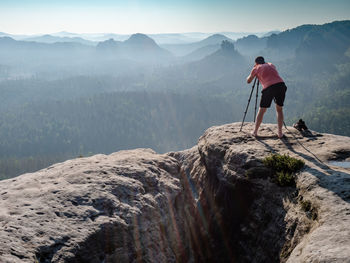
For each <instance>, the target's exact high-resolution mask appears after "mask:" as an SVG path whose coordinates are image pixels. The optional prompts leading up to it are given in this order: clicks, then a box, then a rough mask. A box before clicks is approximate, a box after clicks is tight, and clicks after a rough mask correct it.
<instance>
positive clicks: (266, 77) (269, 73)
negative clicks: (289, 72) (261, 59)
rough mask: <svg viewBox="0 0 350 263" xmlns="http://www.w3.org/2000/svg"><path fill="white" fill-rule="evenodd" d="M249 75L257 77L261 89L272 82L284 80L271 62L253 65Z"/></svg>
mask: <svg viewBox="0 0 350 263" xmlns="http://www.w3.org/2000/svg"><path fill="white" fill-rule="evenodd" d="M250 75H251V76H252V77H258V79H259V81H260V83H261V85H262V86H263V89H266V88H267V87H270V86H271V85H273V84H276V83H279V82H284V81H283V79H282V78H281V77H280V75H279V74H278V72H277V70H276V67H275V66H274V65H273V64H271V63H265V64H258V65H255V66H254V68H253V70H252V72H251V73H250Z"/></svg>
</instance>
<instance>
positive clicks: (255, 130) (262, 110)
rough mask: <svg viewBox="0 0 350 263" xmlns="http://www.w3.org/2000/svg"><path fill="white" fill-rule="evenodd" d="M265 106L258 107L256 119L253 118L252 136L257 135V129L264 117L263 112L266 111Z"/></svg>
mask: <svg viewBox="0 0 350 263" xmlns="http://www.w3.org/2000/svg"><path fill="white" fill-rule="evenodd" d="M266 110H267V108H261V107H260V108H259V111H258V115H257V116H256V120H255V129H254V131H253V135H254V136H258V130H259V127H260V124H261V122H262V120H263V118H264V114H265V112H266Z"/></svg>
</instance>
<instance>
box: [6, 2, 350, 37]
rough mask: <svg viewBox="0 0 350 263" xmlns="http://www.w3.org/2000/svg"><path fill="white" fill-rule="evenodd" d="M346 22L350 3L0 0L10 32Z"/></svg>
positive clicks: (233, 28)
mask: <svg viewBox="0 0 350 263" xmlns="http://www.w3.org/2000/svg"><path fill="white" fill-rule="evenodd" d="M349 19H350V0H242V1H238V0H173V1H170V0H0V32H6V33H10V34H28V35H29V34H47V33H54V32H60V31H68V32H75V33H107V32H108V33H119V34H132V33H137V32H140V33H146V34H154V33H181V32H205V33H210V32H266V31H272V30H286V29H289V28H293V27H296V26H299V25H302V24H324V23H327V22H332V21H335V20H349Z"/></svg>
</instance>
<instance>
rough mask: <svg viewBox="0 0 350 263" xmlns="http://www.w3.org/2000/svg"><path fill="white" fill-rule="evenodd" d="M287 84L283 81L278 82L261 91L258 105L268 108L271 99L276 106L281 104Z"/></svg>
mask: <svg viewBox="0 0 350 263" xmlns="http://www.w3.org/2000/svg"><path fill="white" fill-rule="evenodd" d="M286 91H287V86H286V85H285V84H284V82H279V83H276V84H273V85H271V86H269V87H267V88H266V89H264V90H263V91H262V92H261V93H262V95H261V100H260V107H261V108H270V106H271V102H272V99H273V100H274V101H275V103H276V104H277V105H278V106H281V107H282V106H283V102H284V98H285V96H286Z"/></svg>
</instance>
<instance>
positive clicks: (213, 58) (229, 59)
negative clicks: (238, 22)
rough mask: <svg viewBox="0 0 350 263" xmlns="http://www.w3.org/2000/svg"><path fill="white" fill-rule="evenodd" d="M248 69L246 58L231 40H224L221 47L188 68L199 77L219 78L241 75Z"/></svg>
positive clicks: (206, 78) (204, 78) (205, 78)
mask: <svg viewBox="0 0 350 263" xmlns="http://www.w3.org/2000/svg"><path fill="white" fill-rule="evenodd" d="M245 69H246V60H245V58H244V57H243V56H242V55H241V54H240V53H238V51H237V50H236V49H235V47H234V44H233V43H232V42H230V41H227V40H226V41H222V43H221V46H220V49H219V50H217V51H216V52H214V53H213V54H211V55H209V56H206V57H205V58H203V59H202V60H199V61H196V62H193V63H190V64H189V65H188V70H189V72H191V74H192V75H193V76H194V77H195V78H197V79H201V78H202V79H203V80H208V79H217V78H220V77H222V76H228V75H229V76H230V77H233V76H236V75H239V76H241V74H242V71H244V70H245Z"/></svg>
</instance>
